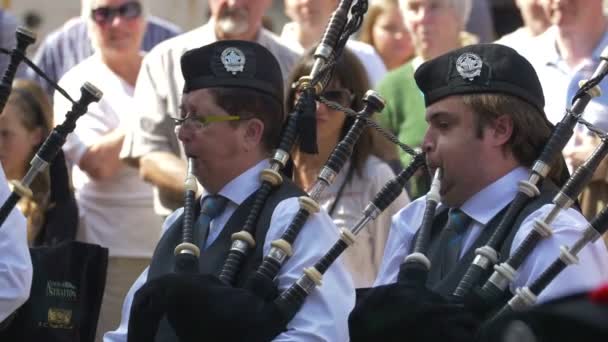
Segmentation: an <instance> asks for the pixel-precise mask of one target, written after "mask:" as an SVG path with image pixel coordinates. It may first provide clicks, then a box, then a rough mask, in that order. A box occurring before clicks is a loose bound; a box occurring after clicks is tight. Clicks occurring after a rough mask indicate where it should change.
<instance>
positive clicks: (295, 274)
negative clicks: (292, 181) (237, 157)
mask: <svg viewBox="0 0 608 342" xmlns="http://www.w3.org/2000/svg"><path fill="white" fill-rule="evenodd" d="M267 167H269V163H268V161H266V160H264V161H261V162H260V163H258V164H257V165H255V166H254V167H252V168H250V169H249V170H247V171H246V172H244V173H242V174H241V175H240V176H238V177H237V178H235V179H233V180H232V181H231V182H230V183H228V184H226V186H224V188H223V189H222V190H220V192H219V194H220V195H222V196H224V197H226V198H228V199H229V201H228V204H227V206H226V209H225V210H224V211H223V212H222V214H221V215H220V216H218V217H217V218H215V219H214V220H213V221H211V225H210V229H209V236H208V238H207V241H206V244H205V247H208V246H209V245H210V244H211V243H212V242H213V241H215V239H216V238H217V237H218V236H219V234H220V232H221V230H222V227H223V226H224V225H225V224H226V222H228V219H229V218H230V216H231V215H232V214H233V213H234V211H235V210H236V208H237V207H238V206H239V205H240V204H241V203H243V202H244V201H245V199H246V198H247V197H249V195H251V194H252V193H253V192H254V191H255V190H257V189H258V188H259V187H260V184H261V183H260V180H259V174H260V171H261V170H263V169H264V168H267ZM205 195H206V194H203V197H202V198H204V196H205ZM298 209H299V204H298V199H297V198H295V197H294V198H289V199H286V200H284V201H282V202H280V203H279V204H278V205H277V207H276V208H275V210H274V212H273V215H272V218H271V221H270V228H269V229H268V232H267V235H266V240H265V241H264V248H263V249H264V254H265V255H266V254H268V252H269V251H270V243H271V242H272V241H273V240H276V239H278V238H280V236H281V235H282V234H283V232H284V231H285V230H286V229H287V227H288V226H289V224H290V223H291V221H292V218H293V217H294V216H295V214H296V212H297V211H298ZM182 212H183V209H181V208H180V209H178V210H176V211H175V212H174V213H173V214H171V215H170V216H169V217H168V218H167V220H166V221H165V224H164V226H163V230H166V229H168V228H169V227H170V226H171V225H172V224H173V223H174V222H175V220H176V219H177V218H178V217H179V216H180V215H181V214H182ZM337 239H338V231H337V228H336V227H335V225H334V224H333V222H332V220H331V218H330V217H329V216H328V215H327V213H326V212H325V211H321V212H319V213H317V214H315V215H312V216H311V217H310V218H309V219H308V221H307V222H306V224H305V225H304V227H303V228H302V231H301V233H300V235H299V237H298V238H297V239H296V242H295V244H294V256H293V257H292V258H290V259H289V260H288V261H287V262H286V263H285V264H284V265H283V267H282V268H281V271H280V273H279V275H278V276H277V280H278V285H279V289H281V290H285V289H286V288H287V287H289V286H291V285H292V284H293V283H294V282H295V281H296V280H297V279H299V278H300V276H301V275H302V270H303V268H305V267H309V266H312V265H314V264H315V263H316V262H317V261H318V260H319V259H320V258H321V257H322V256H323V255H324V254H325V253H326V252H327V251H329V249H330V248H331V246H332V245H333V244H334V243H335V242H336V241H337ZM147 277H148V269H146V270H145V271H144V272H143V273H142V274H141V275H140V276H139V278H138V279H137V280H136V281H135V284H134V285H133V287H131V289H130V290H129V293H128V294H127V297H126V299H125V302H124V305H123V309H122V320H121V322H120V326H119V327H118V329H117V330H116V331H112V332H108V333H107V334H105V336H104V341H105V342H119V341H126V339H127V329H128V325H129V324H128V320H129V313H130V310H131V302H132V300H133V296H134V294H135V292H136V291H137V290H138V289H139V288H140V287H141V286H142V285H143V284H144V283H145V282H146V279H147ZM354 304H355V293H354V286H353V283H352V280H351V279H350V276H349V274H348V272H347V271H346V270H345V268H344V267H343V266H342V264H341V262H340V260H338V261H337V262H336V264H334V265H333V266H332V267H330V269H329V270H328V271H327V272H326V273H325V275H324V277H323V285H322V286H321V287H319V288H317V289H316V290H315V291H313V292H312V293H311V294H310V296H309V297H308V298H307V299H306V302H305V303H304V306H303V307H302V308H301V309H300V311H299V312H298V314H296V316H295V317H294V318H293V319H292V320H291V322H290V323H289V324H288V325H287V331H286V332H284V333H282V334H281V335H279V336H277V337H276V338H275V339H274V341H328V342H341V341H348V322H347V319H348V315H349V313H350V311H351V310H352V308H353V306H354Z"/></svg>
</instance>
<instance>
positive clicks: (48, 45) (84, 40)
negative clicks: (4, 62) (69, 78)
mask: <svg viewBox="0 0 608 342" xmlns="http://www.w3.org/2000/svg"><path fill="white" fill-rule="evenodd" d="M179 33H181V29H180V28H179V27H177V26H176V25H174V24H172V23H170V22H168V21H165V20H163V19H160V18H157V17H153V16H149V17H148V18H147V27H146V32H145V34H144V38H143V41H142V47H141V48H142V50H144V51H150V49H152V48H153V47H154V46H155V45H156V44H158V43H160V42H162V41H163V40H165V39H168V38H171V37H174V36H176V35H178V34H179ZM92 54H93V45H92V44H91V39H90V38H89V33H88V28H87V23H86V21H85V20H84V19H82V18H80V17H77V18H73V19H70V20H68V21H67V22H66V23H65V24H63V26H62V27H60V28H59V29H57V30H55V31H53V32H51V33H50V34H49V35H48V36H47V37H46V38H45V39H44V41H43V42H42V43H41V44H40V48H39V49H38V51H37V52H36V55H35V57H34V62H35V63H36V65H37V66H38V67H39V68H40V69H42V71H44V72H45V73H46V74H47V75H48V76H49V77H50V78H51V79H53V80H59V79H61V77H62V76H63V75H64V74H65V73H66V72H67V71H68V70H70V69H71V68H72V67H74V66H75V65H76V64H78V63H80V62H81V61H83V60H84V59H86V58H87V57H89V56H91V55H92ZM27 78H29V79H32V80H35V81H37V82H38V83H40V85H41V86H42V87H43V88H44V89H45V90H46V92H47V93H48V94H49V96H51V97H52V95H53V88H52V86H51V85H50V84H48V83H47V82H46V81H45V80H44V79H42V78H41V77H40V76H38V75H36V74H35V72H34V71H33V70H31V69H28V70H27Z"/></svg>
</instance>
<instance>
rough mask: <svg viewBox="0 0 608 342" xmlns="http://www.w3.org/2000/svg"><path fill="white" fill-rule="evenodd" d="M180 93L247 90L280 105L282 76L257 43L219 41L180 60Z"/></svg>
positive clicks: (271, 56)
mask: <svg viewBox="0 0 608 342" xmlns="http://www.w3.org/2000/svg"><path fill="white" fill-rule="evenodd" d="M181 67H182V75H183V76H184V80H185V83H184V90H183V92H184V93H188V92H190V91H193V90H196V89H203V88H217V87H228V88H248V89H253V90H256V91H259V92H262V93H265V94H267V95H270V96H271V97H273V98H274V99H276V100H277V101H278V103H279V104H280V105H281V107H282V106H283V96H284V95H283V76H282V74H281V67H280V66H279V63H278V62H277V60H276V58H275V57H274V56H273V54H272V53H271V52H270V51H268V50H267V49H266V48H265V47H263V46H262V45H260V44H258V43H254V42H249V41H244V40H222V41H217V42H215V43H212V44H208V45H205V46H203V47H200V48H196V49H193V50H189V51H187V52H186V53H185V54H184V55H183V56H182V58H181Z"/></svg>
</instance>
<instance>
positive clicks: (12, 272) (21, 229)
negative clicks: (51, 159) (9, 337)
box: [0, 166, 32, 326]
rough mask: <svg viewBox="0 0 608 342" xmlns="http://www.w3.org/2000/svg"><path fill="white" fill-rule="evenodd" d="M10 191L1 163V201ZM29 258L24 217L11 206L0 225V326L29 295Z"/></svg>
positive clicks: (30, 273) (30, 282)
mask: <svg viewBox="0 0 608 342" xmlns="http://www.w3.org/2000/svg"><path fill="white" fill-rule="evenodd" d="M9 194H10V190H9V188H8V186H7V183H6V176H5V175H4V170H3V169H2V166H0V203H2V204H4V202H5V201H6V199H7V198H8V196H9ZM31 286H32V260H31V258H30V251H29V250H28V247H27V229H26V223H25V217H23V215H22V214H21V213H20V212H19V210H17V209H13V210H12V211H11V213H10V214H9V215H8V217H7V218H6V220H5V221H4V223H2V226H0V326H1V323H2V322H4V321H5V320H6V319H7V317H9V316H10V315H11V314H12V313H13V312H14V311H15V310H17V309H18V308H19V307H20V306H21V305H22V304H23V303H25V301H26V300H27V299H28V298H29V296H30V288H31Z"/></svg>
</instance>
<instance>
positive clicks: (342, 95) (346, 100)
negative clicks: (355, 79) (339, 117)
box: [320, 89, 355, 106]
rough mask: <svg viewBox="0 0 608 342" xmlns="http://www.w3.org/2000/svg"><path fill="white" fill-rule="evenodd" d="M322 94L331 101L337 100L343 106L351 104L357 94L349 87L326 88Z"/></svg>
mask: <svg viewBox="0 0 608 342" xmlns="http://www.w3.org/2000/svg"><path fill="white" fill-rule="evenodd" d="M320 96H321V97H323V98H325V99H326V100H329V101H331V102H337V103H339V104H340V105H342V106H350V105H351V104H352V102H353V100H354V99H355V95H354V94H351V92H350V91H349V90H347V89H336V90H326V91H324V92H322V93H321V95H320Z"/></svg>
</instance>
